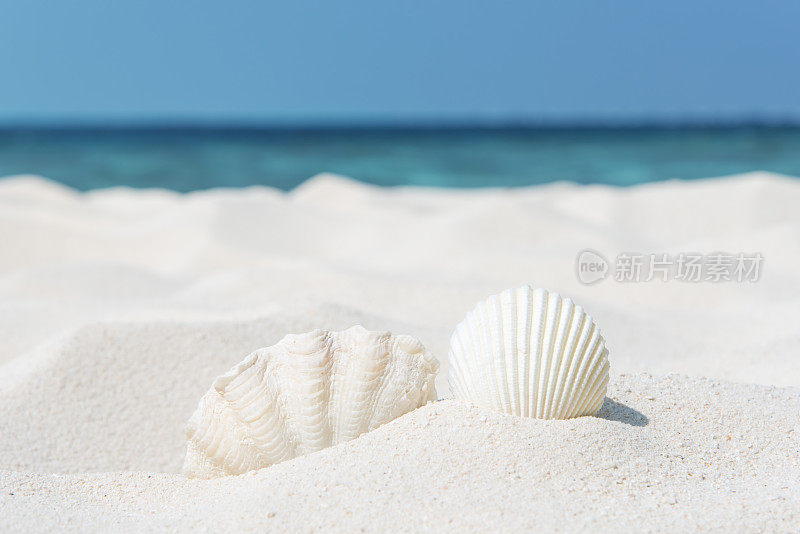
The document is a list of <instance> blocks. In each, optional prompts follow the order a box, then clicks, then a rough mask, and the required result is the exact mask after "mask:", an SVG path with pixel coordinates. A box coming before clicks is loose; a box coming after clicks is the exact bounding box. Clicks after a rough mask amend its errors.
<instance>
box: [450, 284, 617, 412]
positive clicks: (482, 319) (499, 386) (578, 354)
mask: <svg viewBox="0 0 800 534" xmlns="http://www.w3.org/2000/svg"><path fill="white" fill-rule="evenodd" d="M449 361H450V372H449V376H448V380H449V383H450V388H451V390H452V391H453V394H454V395H455V397H456V398H457V399H463V400H465V401H468V402H471V403H473V404H475V405H478V406H481V407H485V408H491V409H494V410H497V411H500V412H505V413H509V414H513V415H519V416H525V417H537V418H540V419H569V418H571V417H579V416H581V415H594V414H595V413H597V411H598V410H599V409H600V406H601V405H602V404H603V399H604V397H605V393H606V387H607V385H608V368H609V364H608V349H606V347H605V340H604V339H603V336H602V335H600V330H599V329H598V328H597V326H596V325H595V323H594V321H593V320H592V318H591V317H589V315H587V314H586V312H584V310H583V308H581V307H580V306H576V305H575V304H574V303H573V302H572V300H571V299H568V298H564V297H561V296H560V295H558V294H557V293H550V292H549V291H547V290H545V289H533V288H532V287H531V286H524V287H521V288H518V289H508V290H506V291H503V292H502V293H500V294H499V295H493V296H491V297H489V298H488V299H486V300H484V301H483V302H480V303H478V305H477V306H476V307H475V309H474V310H472V311H471V312H470V313H468V314H467V317H466V318H465V319H464V320H463V321H462V322H461V323H460V324H459V325H458V326H457V327H456V330H455V332H454V333H453V337H452V339H451V340H450V352H449Z"/></svg>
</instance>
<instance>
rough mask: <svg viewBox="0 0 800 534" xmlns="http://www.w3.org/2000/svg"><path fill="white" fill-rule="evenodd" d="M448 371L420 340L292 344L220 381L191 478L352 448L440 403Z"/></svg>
mask: <svg viewBox="0 0 800 534" xmlns="http://www.w3.org/2000/svg"><path fill="white" fill-rule="evenodd" d="M438 369H439V364H438V362H437V361H436V360H435V359H434V358H433V357H431V356H430V355H429V354H428V353H427V351H426V350H425V348H424V347H423V346H422V343H420V342H419V341H418V340H417V339H415V338H413V337H411V336H402V335H401V336H393V335H391V334H390V333H389V332H369V331H367V330H365V329H364V328H363V327H360V326H354V327H352V328H349V329H347V330H344V331H342V332H332V331H326V330H315V331H313V332H309V333H307V334H300V335H288V336H286V337H284V338H283V339H282V340H281V341H280V342H279V343H277V344H276V345H273V346H271V347H268V348H264V349H260V350H257V351H256V352H254V353H252V354H250V355H249V356H248V357H247V358H246V359H245V360H244V361H243V362H242V363H240V364H239V365H237V366H235V367H234V368H233V369H231V370H230V371H228V372H227V373H226V374H224V375H222V376H220V377H218V378H217V379H216V380H215V381H214V383H213V385H212V387H211V389H210V390H209V391H208V392H207V393H206V394H205V395H204V396H203V398H202V399H201V400H200V404H199V406H198V407H197V409H196V410H195V412H194V414H193V415H192V417H191V419H190V420H189V424H188V426H187V437H188V445H187V452H186V459H185V461H184V466H183V470H184V473H185V474H187V475H189V476H194V477H201V478H210V477H216V476H223V475H235V474H241V473H245V472H247V471H250V470H253V469H260V468H262V467H267V466H269V465H272V464H275V463H277V462H281V461H283V460H288V459H290V458H294V457H296V456H301V455H303V454H308V453H311V452H314V451H318V450H320V449H324V448H325V447H329V446H331V445H335V444H337V443H341V442H344V441H348V440H351V439H353V438H356V437H358V436H359V435H361V434H363V433H364V432H368V431H370V430H372V429H374V428H376V427H378V426H380V425H382V424H384V423H387V422H389V421H391V420H393V419H395V418H397V417H399V416H401V415H403V414H405V413H407V412H410V411H412V410H414V409H416V408H418V407H420V406H422V405H424V404H426V403H427V402H428V401H433V400H436V389H435V386H434V379H435V377H436V373H437V371H438Z"/></svg>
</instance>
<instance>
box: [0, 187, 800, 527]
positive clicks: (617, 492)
mask: <svg viewBox="0 0 800 534" xmlns="http://www.w3.org/2000/svg"><path fill="white" fill-rule="evenodd" d="M797 205H800V182H799V181H797V180H796V179H792V178H788V177H781V176H777V175H771V174H766V173H754V174H750V175H744V176H738V177H730V178H724V179H711V180H702V181H697V182H664V183H658V184H650V185H646V186H639V187H635V188H631V189H615V188H610V187H603V186H591V187H580V186H575V185H571V184H553V185H548V186H541V187H534V188H527V189H518V190H516V189H515V190H475V191H463V190H460V191H445V190H428V189H416V188H399V189H382V188H378V187H372V186H368V185H364V184H360V183H357V182H354V181H350V180H348V179H345V178H341V177H336V176H331V175H321V176H318V177H316V178H314V179H312V180H309V181H308V182H306V183H305V184H303V185H302V186H301V187H299V188H298V189H296V190H295V191H293V192H291V193H281V192H279V191H275V190H270V189H267V188H248V189H244V190H211V191H203V192H197V193H192V194H188V195H179V194H175V193H171V192H166V191H132V190H128V189H124V188H119V189H112V190H104V191H95V192H90V193H78V192H76V191H73V190H70V189H67V188H64V187H62V186H59V185H57V184H55V183H53V182H49V181H47V180H44V179H41V178H36V177H16V178H8V179H4V180H2V181H0V237H2V243H3V246H2V247H1V248H0V405H2V406H3V408H2V410H0V470H4V471H2V475H0V480H2V484H1V485H2V491H0V528H2V529H3V530H20V529H23V527H24V529H25V530H30V528H31V527H32V526H35V527H36V528H38V529H40V530H49V529H51V528H71V529H73V530H82V531H85V530H107V529H119V528H123V529H126V530H149V529H155V528H159V529H165V530H175V529H178V530H193V529H196V528H198V527H207V528H209V529H213V530H218V529H234V528H237V527H248V528H253V529H258V528H263V527H271V526H272V527H286V528H289V527H299V528H301V529H313V528H320V529H321V528H327V527H338V528H340V529H346V530H352V529H354V528H359V527H362V528H365V529H368V530H369V529H377V528H379V527H382V526H395V527H398V528H402V529H404V530H415V529H416V530H427V529H442V530H448V529H457V528H463V527H466V528H469V529H479V528H482V527H483V528H486V527H507V528H509V529H511V528H515V527H531V528H534V527H535V528H539V527H544V528H549V529H566V530H574V529H592V528H599V529H603V530H609V529H611V528H614V529H615V530H618V528H617V527H618V526H619V525H623V526H627V527H629V528H634V527H640V528H645V529H652V530H675V528H676V527H677V528H681V527H683V528H703V529H725V528H734V529H737V530H792V526H795V527H796V525H797V524H798V522H800V505H798V502H799V501H798V500H799V499H800V497H799V496H798V488H799V487H800V454H798V450H800V390H798V389H797V386H800V358H798V347H800V331H798V329H797V324H798V322H800V283H798V282H799V281H800V274H799V273H798V270H797V268H798V266H800V212H798V211H797V209H796V206H797ZM585 248H592V249H595V250H597V251H600V252H602V253H603V254H604V255H606V256H607V257H609V258H613V257H614V256H616V254H618V253H621V252H641V253H662V252H664V253H672V254H675V253H678V252H704V253H710V252H716V251H726V252H731V253H737V252H748V253H749V252H759V253H761V254H762V255H763V257H764V266H763V273H762V276H761V279H760V280H758V281H757V282H755V283H736V282H726V283H681V282H675V281H672V282H668V283H662V282H658V281H653V282H648V283H644V282H643V283H628V284H625V283H619V282H616V281H614V280H611V279H609V280H605V281H603V282H601V283H598V284H595V285H590V286H587V285H584V284H582V283H580V281H579V280H578V279H577V277H576V273H575V258H576V256H577V254H578V252H579V251H580V250H582V249H585ZM525 283H532V284H534V285H539V286H543V287H547V288H549V289H552V290H556V291H559V292H561V293H563V294H566V295H570V296H572V297H573V298H574V299H575V300H576V301H577V302H579V303H580V304H582V305H583V306H584V307H585V308H586V309H587V310H588V311H589V313H591V314H592V316H593V317H594V318H595V319H596V321H597V323H598V324H599V325H600V326H601V328H602V329H603V332H604V334H605V337H606V339H607V340H608V346H609V348H610V350H611V354H610V359H611V362H612V385H611V388H610V391H609V394H608V397H609V399H608V400H607V401H606V406H605V407H604V409H603V411H601V414H600V416H599V417H594V418H580V419H577V420H572V421H567V422H542V421H528V420H525V421H521V420H519V419H515V418H511V417H507V416H501V415H498V414H493V413H489V412H483V411H480V410H478V409H475V408H470V407H467V406H464V405H461V404H459V403H457V402H454V401H443V402H438V403H436V404H434V405H430V406H428V407H425V408H423V409H420V410H417V411H415V412H413V413H411V414H409V415H407V416H404V417H402V418H400V419H399V420H397V421H395V422H393V423H391V424H389V425H386V426H385V427H382V428H380V429H378V430H377V431H374V432H372V433H370V434H367V435H365V436H362V437H361V438H359V439H357V440H355V441H353V442H351V443H347V444H344V445H341V446H337V447H335V448H333V449H329V450H325V451H322V452H320V453H315V454H313V455H310V456H308V457H304V458H298V459H296V460H293V461H290V462H286V463H283V464H280V465H277V466H274V467H272V468H269V469H266V470H262V471H259V472H257V473H252V474H248V475H244V476H242V477H231V478H226V479H220V480H214V481H207V482H203V481H194V480H188V479H185V478H184V477H183V476H181V475H180V474H178V471H179V469H180V465H181V461H182V455H183V452H184V435H183V425H184V424H185V422H186V420H187V419H188V417H189V415H190V414H191V412H192V410H193V409H194V407H195V406H196V403H197V401H198V400H199V398H200V396H201V395H202V394H203V392H204V391H205V390H206V389H207V388H208V387H209V385H210V383H211V381H212V380H213V378H214V377H215V376H216V375H218V374H220V373H221V372H224V371H225V370H227V369H228V368H229V367H230V366H231V365H232V364H234V363H236V362H238V361H239V360H241V359H242V358H243V357H244V356H245V355H246V354H247V353H248V352H249V351H251V350H253V349H255V348H258V347H261V346H265V345H268V344H271V343H274V342H276V341H277V340H278V339H280V338H281V337H282V336H283V335H284V334H286V333H289V332H301V331H306V330H310V329H312V328H315V327H321V328H345V327H347V326H350V325H352V324H356V323H360V324H363V325H364V326H366V327H367V328H371V329H388V330H392V331H394V332H397V333H410V334H413V335H415V336H417V337H419V338H420V339H421V340H422V341H423V342H424V343H425V344H426V345H427V346H428V347H429V348H430V349H431V351H432V352H433V353H434V354H435V355H436V356H437V357H438V358H439V360H440V361H441V362H442V372H441V373H440V377H439V379H438V380H437V389H438V390H439V394H440V397H442V398H447V397H448V396H449V390H448V387H447V383H446V372H447V365H446V353H447V346H448V341H449V336H450V333H451V332H452V329H453V327H454V326H455V325H456V324H457V323H458V322H459V321H460V320H461V319H462V318H463V316H464V314H465V313H466V312H467V311H468V310H469V309H470V308H471V307H472V306H473V305H474V303H475V302H476V301H478V300H480V299H482V298H484V297H485V296H487V295H489V294H492V293H496V292H498V291H500V290H502V289H504V288H506V287H515V286H519V285H522V284H525ZM649 373H651V374H652V375H654V376H656V378H652V377H651V375H650V374H649ZM670 373H679V374H670ZM690 377H695V378H690ZM700 377H704V378H700ZM745 384H760V385H761V386H755V385H745ZM35 518H36V519H37V522H36V523H35V525H34V524H33V523H32V522H33V521H34V519H35Z"/></svg>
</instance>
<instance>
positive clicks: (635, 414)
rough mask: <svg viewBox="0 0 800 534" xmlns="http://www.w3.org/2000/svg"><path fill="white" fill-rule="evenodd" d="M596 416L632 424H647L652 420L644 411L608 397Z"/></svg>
mask: <svg viewBox="0 0 800 534" xmlns="http://www.w3.org/2000/svg"><path fill="white" fill-rule="evenodd" d="M594 417H599V418H600V419H606V420H607V421H617V422H620V423H625V424H626V425H631V426H647V424H648V423H649V422H650V419H648V418H647V416H646V415H644V414H643V413H642V412H639V411H637V410H634V409H633V408H631V407H630V406H626V405H624V404H622V403H621V402H617V401H615V400H611V399H609V398H608V397H606V398H604V399H603V405H602V406H601V407H600V410H598V411H597V413H596V414H595V415H594Z"/></svg>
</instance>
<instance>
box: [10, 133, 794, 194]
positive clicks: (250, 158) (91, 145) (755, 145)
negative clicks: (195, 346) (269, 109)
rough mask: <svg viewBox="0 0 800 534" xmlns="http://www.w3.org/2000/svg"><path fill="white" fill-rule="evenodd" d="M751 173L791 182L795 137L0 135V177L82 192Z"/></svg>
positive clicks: (623, 181) (628, 180)
mask: <svg viewBox="0 0 800 534" xmlns="http://www.w3.org/2000/svg"><path fill="white" fill-rule="evenodd" d="M753 170H768V171H773V172H779V173H785V174H791V175H795V176H800V128H794V127H765V126H741V127H725V128H723V127H710V128H645V127H636V128H540V129H537V128H351V129H348V128H320V129H257V128H241V129H233V128H226V129H217V128H131V129H124V128H120V129H114V128H110V129H102V128H93V129H90V128H82V129H63V128H62V129H29V128H25V129H6V130H0V176H6V175H12V174H39V175H42V176H46V177H48V178H51V179H54V180H57V181H59V182H62V183H64V184H67V185H70V186H72V187H76V188H78V189H81V190H87V189H95V188H102V187H110V186H116V185H128V186H132V187H165V188H169V189H173V190H177V191H191V190H196V189H206V188H210V187H220V186H222V187H240V186H247V185H252V184H263V185H270V186H274V187H278V188H281V189H291V188H293V187H294V186H296V185H298V184H299V183H301V182H302V181H304V180H305V179H307V178H309V177H311V176H313V175H315V174H317V173H320V172H325V171H327V172H334V173H339V174H344V175H346V176H350V177H353V178H356V179H359V180H362V181H364V182H369V183H374V184H381V185H402V184H412V185H424V186H442V187H485V186H523V185H531V184H541V183H545V182H551V181H556V180H570V181H573V182H578V183H604V184H614V185H622V186H625V185H632V184H639V183H643V182H651V181H655V180H665V179H670V178H682V179H694V178H702V177H708V176H720V175H726V174H734V173H741V172H746V171H753Z"/></svg>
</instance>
